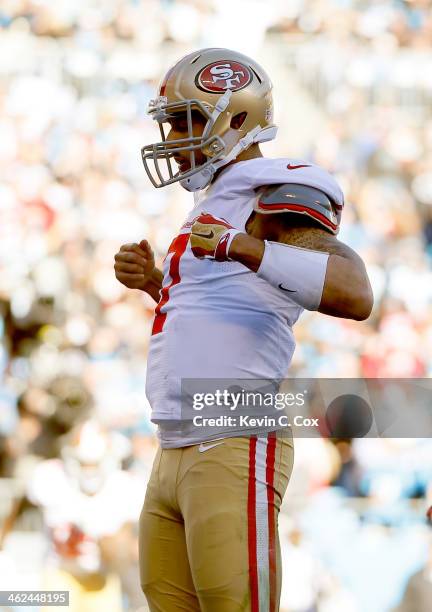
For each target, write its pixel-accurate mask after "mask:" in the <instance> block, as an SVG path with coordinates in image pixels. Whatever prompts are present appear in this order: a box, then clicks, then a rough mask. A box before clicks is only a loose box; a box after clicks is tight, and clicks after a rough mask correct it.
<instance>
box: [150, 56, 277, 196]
mask: <svg viewBox="0 0 432 612" xmlns="http://www.w3.org/2000/svg"><path fill="white" fill-rule="evenodd" d="M271 92H272V84H271V81H270V79H269V77H268V75H267V74H266V73H265V71H264V70H263V69H262V68H261V66H259V65H258V64H257V63H256V62H255V61H254V60H252V59H250V58H249V57H246V56H245V55H242V54H241V53H237V52H235V51H230V50H229V49H218V48H212V49H202V50H201V51H196V52H195V53H191V54H189V55H186V57H183V58H182V59H181V60H180V61H178V62H177V63H176V64H174V66H172V67H171V68H170V70H168V72H167V73H166V75H165V76H164V78H163V79H162V82H161V84H160V86H159V90H158V97H157V98H156V99H155V100H151V102H150V104H149V108H148V113H149V115H150V116H151V117H152V118H153V119H154V120H155V121H157V122H158V123H159V128H160V132H161V136H162V140H161V141H160V142H157V143H154V144H149V145H146V146H144V147H143V148H142V149H141V155H142V160H143V163H144V168H145V170H146V172H147V175H148V177H149V179H150V181H151V182H152V183H153V185H154V186H155V187H164V186H165V185H170V184H171V183H176V182H177V181H180V184H181V185H182V186H183V187H184V188H185V189H187V190H188V191H198V190H200V189H204V188H205V187H207V185H209V183H210V182H211V180H212V177H213V175H214V173H215V172H216V170H218V169H219V168H221V167H223V166H225V165H226V164H228V163H229V162H231V161H232V160H233V159H235V158H236V157H237V156H238V155H239V154H240V153H241V152H242V151H244V150H245V149H247V148H248V147H249V146H250V145H251V144H253V143H255V142H265V141H268V140H272V139H273V138H275V136H276V132H277V127H276V126H275V125H274V124H273V99H272V93H271ZM192 111H198V112H199V113H200V114H201V115H202V116H203V117H204V119H205V120H206V125H205V127H204V130H203V133H202V135H201V136H199V137H197V136H194V135H193V131H192ZM176 113H186V117H187V125H188V137H187V138H181V139H177V140H170V141H167V136H166V134H165V131H164V126H163V124H164V122H166V121H167V120H168V119H169V118H170V117H172V116H174V115H175V114H176ZM241 113H245V114H246V118H245V119H244V120H243V123H242V124H241V126H240V127H239V128H234V127H232V119H233V118H234V117H236V116H237V115H239V114H241ZM185 151H189V152H190V168H189V169H187V170H186V171H184V172H181V171H178V172H176V173H174V171H173V168H172V165H171V163H172V158H173V157H174V156H175V155H178V154H179V153H182V152H185ZM197 151H201V152H202V153H203V154H204V155H205V156H206V161H205V163H203V164H199V165H197V164H196V163H195V152H197ZM161 162H162V163H161Z"/></svg>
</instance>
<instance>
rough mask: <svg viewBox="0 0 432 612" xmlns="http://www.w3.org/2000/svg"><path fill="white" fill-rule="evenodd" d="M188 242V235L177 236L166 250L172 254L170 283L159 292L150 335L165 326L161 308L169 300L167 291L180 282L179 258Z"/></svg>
mask: <svg viewBox="0 0 432 612" xmlns="http://www.w3.org/2000/svg"><path fill="white" fill-rule="evenodd" d="M188 241H189V233H186V234H179V235H178V236H177V237H176V238H174V240H173V241H172V242H171V245H170V247H169V249H168V253H167V255H168V254H169V253H173V256H172V257H171V261H170V264H169V271H168V272H169V275H170V277H171V282H170V284H169V285H167V286H166V287H163V288H162V290H161V296H160V300H159V303H158V305H157V306H156V308H155V318H154V321H153V328H152V335H154V334H159V333H160V332H161V331H162V330H163V326H164V324H165V319H166V316H167V315H166V312H162V307H163V306H165V304H166V303H167V302H168V300H169V291H170V289H171V288H172V287H174V286H175V285H177V284H178V283H179V282H180V280H181V279H180V257H181V256H182V255H183V253H184V252H185V250H186V247H187V243H188Z"/></svg>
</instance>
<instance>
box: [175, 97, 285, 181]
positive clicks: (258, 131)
mask: <svg viewBox="0 0 432 612" xmlns="http://www.w3.org/2000/svg"><path fill="white" fill-rule="evenodd" d="M224 95H225V94H224ZM276 132H277V127H276V126H273V127H268V128H264V129H263V128H261V126H260V125H257V126H256V127H255V128H254V129H253V130H251V131H250V132H248V133H247V134H246V136H243V138H242V139H241V140H239V141H238V143H237V144H236V145H235V146H234V147H233V148H232V149H231V151H230V152H229V153H228V155H226V156H225V157H224V158H223V159H220V160H218V161H216V162H214V163H213V164H209V165H208V166H207V167H206V168H203V170H201V171H200V172H196V173H195V174H193V175H192V176H189V177H188V178H187V179H184V180H182V181H180V185H181V186H182V187H183V188H184V189H186V190H187V191H200V190H201V189H205V187H207V186H208V185H209V184H210V182H211V180H212V178H213V176H214V174H215V172H216V170H219V168H223V167H224V166H226V165H227V164H229V163H230V162H231V161H232V160H233V159H236V157H238V155H240V153H241V152H242V151H244V150H246V149H247V148H249V147H250V146H251V145H252V144H253V143H256V142H267V141H268V140H273V139H274V138H275V136H276Z"/></svg>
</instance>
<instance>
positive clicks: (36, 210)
mask: <svg viewBox="0 0 432 612" xmlns="http://www.w3.org/2000/svg"><path fill="white" fill-rule="evenodd" d="M0 28H1V30H0V109H1V112H0V160H1V168H2V172H1V180H0V341H1V344H0V377H1V386H0V519H1V523H0V525H2V528H1V530H0V533H1V534H2V537H0V568H1V572H0V589H12V588H17V589H18V588H20V589H22V588H26V589H29V588H40V585H41V584H42V583H41V579H42V578H41V577H42V574H43V571H44V563H45V561H44V559H45V556H44V555H45V551H46V546H47V530H46V526H45V520H46V517H45V514H44V512H43V509H42V508H40V507H38V504H37V503H32V502H31V500H32V494H31V493H29V491H32V490H33V499H34V488H35V486H36V488H37V485H35V484H34V479H33V474H34V470H35V466H36V465H38V464H40V463H41V462H43V461H46V460H48V459H52V458H53V457H56V456H58V455H59V453H60V450H61V444H62V442H60V443H59V441H61V440H63V438H62V437H61V435H62V434H64V433H65V432H67V431H68V430H69V429H70V428H71V427H72V425H73V424H74V422H75V421H76V420H77V418H78V417H80V416H82V415H83V414H85V413H86V412H91V413H92V414H93V415H96V418H97V419H98V420H99V421H100V422H101V423H102V424H103V426H104V427H105V428H106V429H107V431H109V432H110V433H111V434H114V435H115V436H116V439H117V440H118V441H120V443H121V444H123V448H124V449H125V450H124V452H123V459H122V468H123V471H126V472H128V474H129V475H130V477H131V478H132V479H135V480H133V482H135V492H137V495H138V498H139V499H138V500H136V499H127V498H126V499H124V500H122V502H123V504H126V505H129V506H130V508H132V509H133V508H135V506H136V507H137V508H138V507H139V506H140V503H141V501H142V498H143V495H144V491H145V483H146V480H147V478H148V474H149V469H150V466H151V460H152V455H153V453H154V449H155V441H154V435H153V429H152V426H151V424H150V423H149V420H148V406H147V403H146V400H145V396H144V381H145V370H146V353H147V347H148V340H149V332H150V325H151V321H152V315H153V303H152V301H151V299H150V298H147V296H145V295H143V294H141V293H140V292H138V291H135V290H127V289H125V288H124V287H123V286H122V285H120V284H119V283H118V282H117V281H116V279H115V277H114V271H113V256H114V253H115V252H116V251H117V250H118V248H119V246H120V245H121V244H122V243H124V242H130V241H139V240H140V239H142V238H144V237H146V238H148V239H149V241H150V243H151V244H152V245H153V247H154V248H155V250H156V252H157V255H158V258H159V261H160V259H161V256H162V255H163V254H164V251H165V250H166V248H167V246H168V244H169V242H170V240H171V238H172V236H173V235H174V234H175V232H176V230H177V228H178V227H179V225H180V224H181V222H182V220H183V217H184V216H185V213H186V211H187V210H188V208H189V206H190V201H191V196H190V195H188V194H187V193H186V192H184V191H183V190H181V189H180V188H179V187H178V186H173V187H171V188H166V189H163V190H154V189H153V188H152V187H151V186H150V184H149V182H148V180H147V178H146V176H145V173H144V170H143V168H142V164H141V160H140V154H139V152H140V147H141V146H142V145H143V144H146V143H148V142H152V141H153V140H154V139H155V135H156V134H157V132H156V130H155V126H153V125H152V124H151V121H150V120H149V119H148V118H147V117H146V114H145V111H146V106H147V102H148V100H149V99H150V97H151V96H152V95H153V93H154V90H155V85H156V83H157V82H158V80H159V78H160V76H161V75H162V73H163V72H164V71H165V70H166V68H167V67H168V66H169V65H170V63H171V62H172V61H173V60H175V59H177V58H178V57H181V56H182V55H183V54H184V53H186V52H189V51H190V50H192V49H195V48H200V47H207V46H225V47H228V48H234V49H237V50H239V51H241V52H244V53H246V54H249V55H253V56H254V57H255V58H256V59H257V60H258V61H259V62H261V63H262V64H263V66H264V67H265V68H266V69H267V71H268V72H269V74H270V75H271V77H272V80H273V83H274V95H275V111H276V122H277V123H278V125H279V126H280V131H279V135H278V138H277V140H276V142H274V143H269V144H268V145H265V146H264V151H265V153H266V154H268V155H270V156H278V155H281V156H292V157H294V156H298V157H306V158H307V159H311V160H313V161H314V162H316V163H318V164H321V165H323V166H324V167H325V168H327V169H328V170H330V171H331V172H333V173H334V174H335V176H336V177H337V179H338V180H339V181H340V183H341V185H342V187H343V189H344V192H345V194H346V208H345V212H344V217H343V224H342V231H341V234H340V238H341V240H343V241H346V242H347V243H348V244H349V245H350V246H352V247H353V248H354V249H356V250H357V251H358V252H359V253H360V255H361V256H362V257H363V258H364V260H365V261H366V263H367V267H368V271H369V274H370V277H371V280H372V284H373V288H374V294H375V306H374V310H373V314H372V316H371V317H370V318H369V320H368V321H366V322H361V323H358V322H350V321H343V320H337V319H332V318H329V317H326V316H323V315H317V314H310V313H306V314H305V315H304V316H302V318H301V320H300V321H299V323H298V324H297V325H296V329H295V331H296V337H297V341H298V346H297V349H296V353H295V357H294V361H293V364H292V368H291V371H290V374H291V375H293V376H304V377H319V376H322V377H360V376H370V377H422V376H426V377H429V376H430V374H431V370H432V351H431V346H432V308H431V295H432V206H431V205H432V116H431V113H430V110H431V108H432V49H431V45H430V42H431V40H432V11H431V6H430V2H429V1H428V0H412V1H403V0H394V1H392V0H381V1H379V0H377V1H373V2H362V1H355V0H340V1H336V0H316V1H314V0H311V1H307V0H292V1H291V0H290V2H286V1H284V0H265V1H260V0H235V1H229V0H178V1H174V0H141V1H139V0H103V1H102V0H100V1H96V0H73V1H72V0H70V1H68V0H56V1H55V2H50V1H48V0H34V1H31V0H3V1H2V2H1V5H0ZM407 408H408V407H407ZM121 444H120V445H121ZM431 482H432V450H431V443H430V441H429V440H426V439H424V440H387V441H385V440H367V441H361V440H356V441H354V442H353V443H352V444H350V443H346V442H345V443H340V444H339V445H332V444H330V442H328V441H318V440H299V441H298V444H297V445H296V466H295V470H294V474H293V478H292V481H291V484H290V486H289V490H288V494H287V497H286V501H285V504H284V507H283V512H282V517H281V537H282V552H283V559H284V571H285V579H284V586H283V593H282V607H281V609H282V610H283V611H285V612H309V611H312V610H317V611H318V612H334V611H338V612H339V611H343V612H366V611H367V612H387V611H389V610H393V609H394V607H395V606H397V605H398V604H399V602H400V600H401V598H402V597H403V594H404V591H405V588H406V585H407V582H408V580H409V579H410V577H412V576H413V575H415V577H414V582H412V584H411V587H410V591H409V594H408V595H409V597H408V595H407V597H406V598H405V601H404V603H402V604H401V607H400V608H398V610H401V611H402V610H403V611H406V612H408V611H410V612H411V611H413V610H415V612H426V609H429V608H427V607H426V604H424V606H425V607H422V606H423V604H420V603H417V604H415V606H414V607H409V606H412V605H413V603H412V602H413V601H414V600H415V598H416V597H421V595H422V593H424V592H429V594H430V592H431V590H430V589H431V586H430V585H431V577H430V576H431V573H432V554H431V553H430V552H429V551H430V550H432V547H431V535H430V530H429V531H428V528H427V526H426V524H425V521H424V511H425V509H426V505H427V496H428V495H429V498H430V496H431V488H432V487H431ZM36 498H37V491H36ZM134 504H135V506H134ZM106 512H107V513H109V512H110V509H109V508H107V509H106ZM137 512H138V511H137ZM131 516H134V515H133V512H131ZM136 517H138V515H137V513H136ZM116 535H117V537H118V538H119V540H116V541H117V542H120V543H121V542H123V545H120V546H118V547H117V548H116V550H115V551H114V554H112V555H111V556H110V563H111V566H110V568H111V569H110V571H111V572H114V574H115V575H116V576H118V577H119V581H118V583H117V589H121V594H122V601H123V604H122V607H123V609H124V610H134V611H135V610H138V609H139V610H142V611H144V610H146V606H145V602H144V598H143V596H142V595H141V593H140V591H139V584H138V573H137V560H136V526H135V525H134V522H133V519H130V520H129V521H128V522H126V524H125V526H124V529H123V530H121V533H120V535H119V534H116ZM122 538H123V539H122ZM428 555H429V561H427V559H428ZM425 563H429V568H430V569H429V573H427V572H423V570H422V568H423V566H424V564H425ZM416 572H420V573H418V574H416ZM428 589H429V591H428ZM114 590H115V589H114ZM407 598H408V599H409V598H410V602H408V599H407ZM417 601H420V599H418V600H417ZM424 601H427V599H425V600H424ZM429 601H430V600H429ZM14 609H20V608H14ZM22 609H23V610H29V609H30V608H22ZM108 609H114V608H113V607H110V606H108Z"/></svg>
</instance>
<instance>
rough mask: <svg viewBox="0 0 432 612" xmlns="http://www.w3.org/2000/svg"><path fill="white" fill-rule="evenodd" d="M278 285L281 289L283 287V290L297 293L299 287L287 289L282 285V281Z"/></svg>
mask: <svg viewBox="0 0 432 612" xmlns="http://www.w3.org/2000/svg"><path fill="white" fill-rule="evenodd" d="M278 287H279V289H282V291H289V292H290V293H297V289H287V288H286V287H284V286H283V285H282V283H279V285H278Z"/></svg>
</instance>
